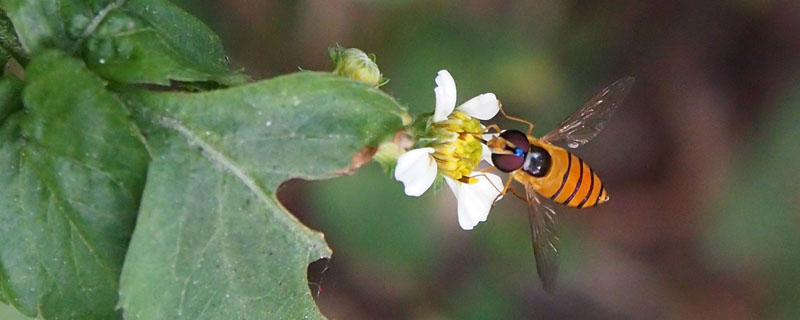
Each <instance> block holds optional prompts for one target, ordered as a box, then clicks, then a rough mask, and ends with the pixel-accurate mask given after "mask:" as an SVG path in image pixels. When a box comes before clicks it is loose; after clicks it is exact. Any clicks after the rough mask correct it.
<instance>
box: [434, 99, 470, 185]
mask: <svg viewBox="0 0 800 320" xmlns="http://www.w3.org/2000/svg"><path fill="white" fill-rule="evenodd" d="M431 126H432V127H433V128H434V130H435V132H436V135H437V136H438V137H439V138H438V140H437V141H436V142H435V143H434V144H433V149H434V150H435V152H434V153H433V158H434V159H436V164H437V165H438V167H439V170H440V172H441V173H442V174H444V175H446V176H449V177H450V178H453V179H454V180H457V181H461V182H465V183H475V182H476V181H477V180H476V179H475V178H472V177H470V176H469V175H470V174H471V173H472V171H473V170H474V169H475V168H476V167H477V166H478V163H480V161H481V152H482V146H481V142H480V141H478V140H477V139H476V138H475V136H476V135H478V134H481V133H483V128H482V127H481V124H480V122H479V121H478V120H477V119H473V118H472V117H470V116H469V115H467V114H466V113H463V112H461V111H454V112H453V113H452V114H450V116H449V117H448V118H447V120H444V121H440V122H435V123H433V124H432V125H431Z"/></svg>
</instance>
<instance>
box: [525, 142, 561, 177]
mask: <svg viewBox="0 0 800 320" xmlns="http://www.w3.org/2000/svg"><path fill="white" fill-rule="evenodd" d="M552 162H553V160H552V158H551V157H550V153H548V152H547V150H545V149H544V148H541V147H539V146H536V145H531V146H530V150H529V151H528V155H527V156H526V157H525V163H524V164H523V165H522V171H525V172H526V173H527V174H530V175H532V176H534V177H537V178H541V177H544V176H545V175H547V172H548V171H549V170H550V167H551V165H552Z"/></svg>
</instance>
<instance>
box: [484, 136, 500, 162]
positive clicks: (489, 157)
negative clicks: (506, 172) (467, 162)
mask: <svg viewBox="0 0 800 320" xmlns="http://www.w3.org/2000/svg"><path fill="white" fill-rule="evenodd" d="M499 135H500V134H499V133H484V134H482V135H481V138H483V140H484V141H490V140H492V139H494V138H496V137H497V136H499ZM481 158H482V159H483V161H486V162H488V163H489V164H490V165H492V166H494V163H492V150H489V147H488V146H486V144H481Z"/></svg>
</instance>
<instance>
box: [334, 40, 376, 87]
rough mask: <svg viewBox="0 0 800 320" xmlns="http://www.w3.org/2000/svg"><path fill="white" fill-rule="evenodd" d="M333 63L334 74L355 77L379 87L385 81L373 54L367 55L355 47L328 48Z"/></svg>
mask: <svg viewBox="0 0 800 320" xmlns="http://www.w3.org/2000/svg"><path fill="white" fill-rule="evenodd" d="M328 53H330V55H331V59H332V60H333V64H334V65H335V66H336V67H335V69H334V70H333V73H334V74H336V75H340V76H344V77H348V78H351V79H355V80H358V81H361V82H364V83H368V84H370V85H373V86H376V87H380V86H382V85H383V84H385V83H386V82H387V81H385V80H384V79H383V76H382V75H381V71H380V69H378V65H377V64H376V63H375V55H367V54H366V53H364V51H361V50H359V49H356V48H348V49H345V48H342V47H341V46H338V45H337V46H336V47H335V48H328Z"/></svg>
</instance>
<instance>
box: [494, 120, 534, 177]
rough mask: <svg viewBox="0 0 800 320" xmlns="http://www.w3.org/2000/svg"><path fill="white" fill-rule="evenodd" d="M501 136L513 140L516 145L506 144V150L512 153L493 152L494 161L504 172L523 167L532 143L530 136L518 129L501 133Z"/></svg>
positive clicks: (512, 142) (509, 140)
mask: <svg viewBox="0 0 800 320" xmlns="http://www.w3.org/2000/svg"><path fill="white" fill-rule="evenodd" d="M500 138H503V139H505V140H506V141H508V142H511V144H513V145H514V146H513V147H511V146H506V150H508V151H510V152H511V154H503V153H492V163H493V164H494V166H495V167H496V168H497V169H498V170H500V171H503V172H511V171H514V170H517V169H519V168H521V167H522V165H523V164H524V163H525V155H527V154H528V148H529V147H530V143H529V142H528V137H527V136H526V135H525V134H524V133H522V132H520V131H517V130H508V131H505V132H503V133H501V134H500Z"/></svg>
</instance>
